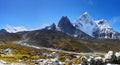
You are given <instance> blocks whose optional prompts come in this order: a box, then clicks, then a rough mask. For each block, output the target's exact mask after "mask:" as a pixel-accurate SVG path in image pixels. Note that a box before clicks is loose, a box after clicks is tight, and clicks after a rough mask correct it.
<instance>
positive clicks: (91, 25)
mask: <svg viewBox="0 0 120 65" xmlns="http://www.w3.org/2000/svg"><path fill="white" fill-rule="evenodd" d="M73 25H74V26H75V27H76V28H77V29H79V30H82V31H83V32H85V33H87V34H88V35H90V36H93V32H94V31H96V30H97V28H98V27H97V25H96V23H95V22H94V21H93V19H92V18H91V17H90V16H89V14H88V13H87V12H85V13H84V14H83V15H82V16H81V17H79V18H78V19H76V20H75V21H74V23H73Z"/></svg>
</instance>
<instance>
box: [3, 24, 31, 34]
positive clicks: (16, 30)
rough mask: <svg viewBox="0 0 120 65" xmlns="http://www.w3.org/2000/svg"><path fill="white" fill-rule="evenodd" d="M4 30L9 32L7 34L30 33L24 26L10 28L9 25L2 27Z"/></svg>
mask: <svg viewBox="0 0 120 65" xmlns="http://www.w3.org/2000/svg"><path fill="white" fill-rule="evenodd" d="M4 29H5V30H6V31H7V32H9V33H16V32H21V31H30V30H29V29H27V28H26V27H24V26H10V25H6V26H5V27H4Z"/></svg>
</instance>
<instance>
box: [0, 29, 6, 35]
mask: <svg viewBox="0 0 120 65" xmlns="http://www.w3.org/2000/svg"><path fill="white" fill-rule="evenodd" d="M7 33H8V32H7V31H6V30H5V29H1V30H0V34H7Z"/></svg>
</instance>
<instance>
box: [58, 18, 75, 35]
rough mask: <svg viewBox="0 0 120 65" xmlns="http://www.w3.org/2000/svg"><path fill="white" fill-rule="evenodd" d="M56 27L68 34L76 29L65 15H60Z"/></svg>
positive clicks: (72, 33)
mask: <svg viewBox="0 0 120 65" xmlns="http://www.w3.org/2000/svg"><path fill="white" fill-rule="evenodd" d="M58 28H59V30H60V31H62V32H64V33H67V34H70V35H74V34H75V30H76V28H75V27H74V26H73V25H72V24H71V22H70V20H69V19H68V17H67V16H62V18H61V19H60V21H59V23H58Z"/></svg>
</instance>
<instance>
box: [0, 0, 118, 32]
mask: <svg viewBox="0 0 120 65" xmlns="http://www.w3.org/2000/svg"><path fill="white" fill-rule="evenodd" d="M85 11H87V12H88V13H89V14H90V15H91V17H92V18H93V19H94V20H98V19H106V20H108V21H109V23H110V24H111V26H113V28H114V29H115V30H117V31H119V32H120V13H119V12H120V0H0V29H2V28H3V26H5V25H13V26H25V27H29V28H38V27H39V28H41V27H43V26H45V25H50V24H52V23H53V22H54V23H56V24H57V23H58V21H59V19H60V18H61V16H68V17H69V19H70V20H71V22H72V21H74V20H75V19H76V18H78V17H80V16H81V15H82V14H83V13H84V12H85Z"/></svg>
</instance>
